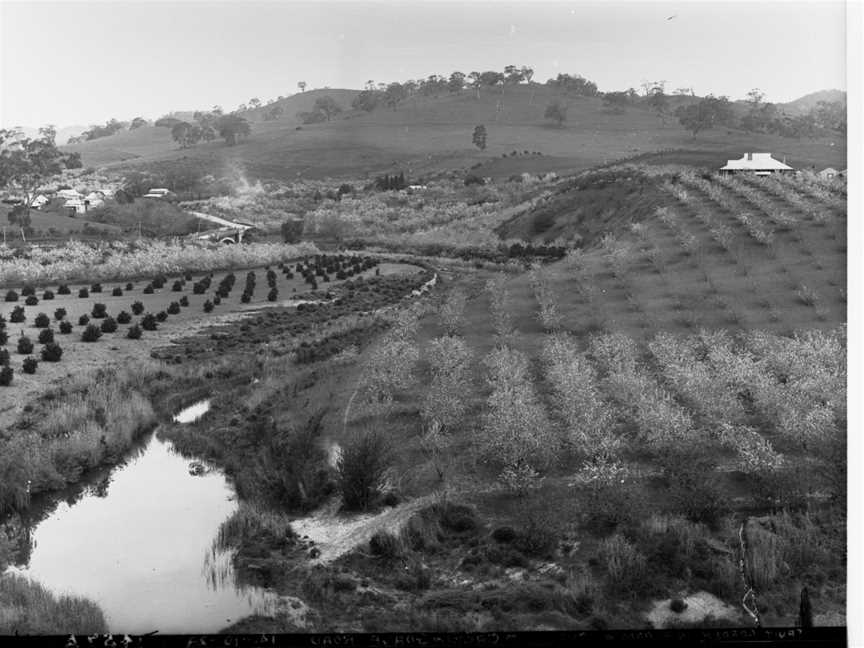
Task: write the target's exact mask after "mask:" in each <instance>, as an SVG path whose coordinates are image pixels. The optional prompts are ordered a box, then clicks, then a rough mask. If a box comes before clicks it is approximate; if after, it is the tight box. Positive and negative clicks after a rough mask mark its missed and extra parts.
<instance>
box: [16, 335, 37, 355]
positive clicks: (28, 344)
mask: <svg viewBox="0 0 864 648" xmlns="http://www.w3.org/2000/svg"><path fill="white" fill-rule="evenodd" d="M17 348H18V353H20V354H21V355H30V354H31V353H33V341H32V340H31V339H30V338H29V337H27V336H26V335H22V336H21V337H19V338H18V347H17Z"/></svg>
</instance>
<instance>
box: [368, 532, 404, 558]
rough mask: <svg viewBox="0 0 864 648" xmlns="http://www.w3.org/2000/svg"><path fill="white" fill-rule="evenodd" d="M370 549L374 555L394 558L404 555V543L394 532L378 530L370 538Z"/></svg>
mask: <svg viewBox="0 0 864 648" xmlns="http://www.w3.org/2000/svg"><path fill="white" fill-rule="evenodd" d="M369 551H370V552H371V553H372V555H373V556H378V557H379V558H384V559H385V560H392V559H394V558H398V557H399V556H401V555H402V543H401V542H400V541H399V538H397V537H396V536H394V535H393V534H392V533H387V532H386V531H378V532H376V533H375V535H373V536H372V538H371V539H370V540H369Z"/></svg>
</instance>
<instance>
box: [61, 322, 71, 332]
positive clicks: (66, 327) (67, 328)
mask: <svg viewBox="0 0 864 648" xmlns="http://www.w3.org/2000/svg"><path fill="white" fill-rule="evenodd" d="M60 332H61V333H62V334H63V335H69V334H70V333H71V332H72V322H67V321H66V320H63V321H62V322H60Z"/></svg>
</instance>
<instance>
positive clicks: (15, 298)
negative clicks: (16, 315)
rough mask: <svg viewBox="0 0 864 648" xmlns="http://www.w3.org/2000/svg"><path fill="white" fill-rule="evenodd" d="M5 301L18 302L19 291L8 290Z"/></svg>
mask: <svg viewBox="0 0 864 648" xmlns="http://www.w3.org/2000/svg"><path fill="white" fill-rule="evenodd" d="M5 301H7V302H16V301H18V293H17V292H15V291H14V290H7V291H6V297H5Z"/></svg>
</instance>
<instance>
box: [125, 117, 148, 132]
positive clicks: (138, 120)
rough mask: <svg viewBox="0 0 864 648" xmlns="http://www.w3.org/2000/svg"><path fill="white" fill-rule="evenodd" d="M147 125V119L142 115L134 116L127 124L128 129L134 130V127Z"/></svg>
mask: <svg viewBox="0 0 864 648" xmlns="http://www.w3.org/2000/svg"><path fill="white" fill-rule="evenodd" d="M146 125H147V120H146V119H144V118H143V117H136V118H135V119H133V120H132V123H131V124H129V130H135V129H136V128H141V127H142V126H146Z"/></svg>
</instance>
